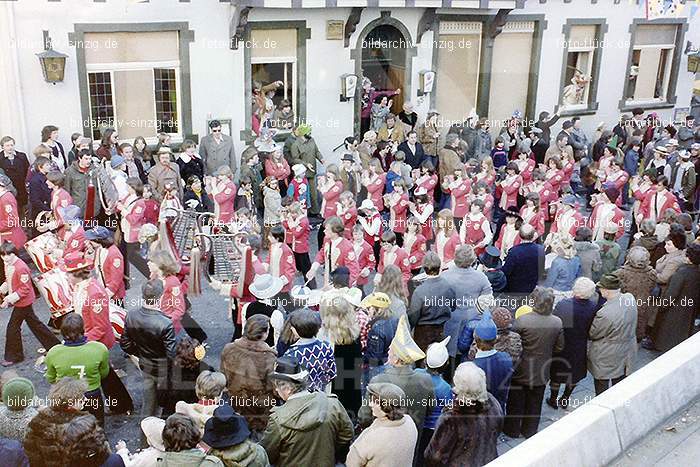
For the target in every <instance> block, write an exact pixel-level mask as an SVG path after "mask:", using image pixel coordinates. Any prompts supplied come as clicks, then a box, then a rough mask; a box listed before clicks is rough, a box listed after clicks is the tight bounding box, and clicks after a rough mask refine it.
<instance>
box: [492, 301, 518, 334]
mask: <svg viewBox="0 0 700 467" xmlns="http://www.w3.org/2000/svg"><path fill="white" fill-rule="evenodd" d="M492 317H493V322H494V323H496V327H497V328H498V329H508V328H509V327H510V325H511V323H513V315H512V314H511V313H510V310H508V308H504V307H502V306H499V307H498V308H496V309H495V310H493V313H492Z"/></svg>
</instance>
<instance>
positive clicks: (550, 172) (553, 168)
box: [544, 156, 564, 193]
mask: <svg viewBox="0 0 700 467" xmlns="http://www.w3.org/2000/svg"><path fill="white" fill-rule="evenodd" d="M544 176H545V180H547V181H548V182H549V184H550V185H551V186H552V190H553V191H554V193H559V190H561V185H562V183H563V182H564V171H563V170H562V164H561V159H559V156H552V157H551V158H550V159H549V161H547V170H546V172H545V174H544Z"/></svg>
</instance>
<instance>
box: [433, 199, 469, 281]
mask: <svg viewBox="0 0 700 467" xmlns="http://www.w3.org/2000/svg"><path fill="white" fill-rule="evenodd" d="M461 243H462V241H461V240H460V238H459V232H458V231H457V229H455V223H454V219H453V218H452V211H450V210H449V209H443V210H441V211H440V212H438V214H437V228H436V231H435V243H434V244H433V249H434V251H435V253H437V255H438V257H439V258H440V264H441V265H442V269H448V268H449V267H450V266H452V264H453V262H454V258H455V250H456V249H457V247H458V246H459V245H461Z"/></svg>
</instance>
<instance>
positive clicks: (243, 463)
mask: <svg viewBox="0 0 700 467" xmlns="http://www.w3.org/2000/svg"><path fill="white" fill-rule="evenodd" d="M209 454H211V455H212V456H216V457H218V458H219V459H221V461H222V462H223V463H224V465H225V466H226V467H268V466H269V465H270V463H269V462H268V460H267V453H266V452H265V449H263V447H262V446H260V445H259V444H255V443H253V442H252V441H250V440H245V441H243V442H242V443H241V444H237V445H235V446H231V447H230V448H228V449H224V450H221V449H212V450H211V451H210V452H209Z"/></svg>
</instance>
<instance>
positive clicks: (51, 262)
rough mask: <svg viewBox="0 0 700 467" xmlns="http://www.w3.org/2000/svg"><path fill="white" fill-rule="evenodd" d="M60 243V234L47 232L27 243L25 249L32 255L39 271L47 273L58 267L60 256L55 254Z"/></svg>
mask: <svg viewBox="0 0 700 467" xmlns="http://www.w3.org/2000/svg"><path fill="white" fill-rule="evenodd" d="M59 245H60V241H59V240H58V236H57V235H56V234H55V233H53V232H46V233H43V234H41V235H39V236H37V237H34V238H32V239H31V240H29V241H28V242H27V243H25V244H24V249H25V250H27V253H29V256H31V258H32V261H34V264H36V267H37V268H38V269H39V272H41V273H45V272H48V271H51V270H53V269H54V268H56V266H57V261H58V258H56V257H55V256H54V255H55V254H56V252H57V250H58V249H59Z"/></svg>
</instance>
